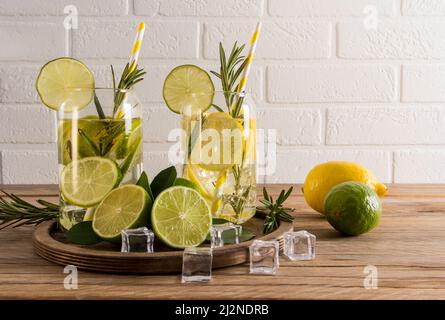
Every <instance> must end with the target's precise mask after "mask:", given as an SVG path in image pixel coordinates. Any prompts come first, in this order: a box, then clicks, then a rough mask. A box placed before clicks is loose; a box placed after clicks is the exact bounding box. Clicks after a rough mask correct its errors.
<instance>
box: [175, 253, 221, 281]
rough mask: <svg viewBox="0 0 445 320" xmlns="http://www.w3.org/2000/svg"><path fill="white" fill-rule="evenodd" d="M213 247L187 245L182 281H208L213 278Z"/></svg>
mask: <svg viewBox="0 0 445 320" xmlns="http://www.w3.org/2000/svg"><path fill="white" fill-rule="evenodd" d="M212 260H213V253H212V248H209V247H202V248H197V247H187V248H185V249H184V253H183V255H182V282H183V283H186V282H208V281H210V280H211V279H212Z"/></svg>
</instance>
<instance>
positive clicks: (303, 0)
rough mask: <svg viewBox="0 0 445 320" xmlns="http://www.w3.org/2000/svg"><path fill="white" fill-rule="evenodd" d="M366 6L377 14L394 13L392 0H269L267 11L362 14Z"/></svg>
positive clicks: (296, 14)
mask: <svg viewBox="0 0 445 320" xmlns="http://www.w3.org/2000/svg"><path fill="white" fill-rule="evenodd" d="M367 6H374V7H375V8H377V10H378V13H379V15H381V16H388V15H393V14H394V13H395V1H394V0H335V1H333V0H269V13H270V14H271V15H272V16H279V17H325V16H364V15H365V14H364V12H363V11H364V9H365V8H366V7H367Z"/></svg>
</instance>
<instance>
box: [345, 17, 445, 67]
mask: <svg viewBox="0 0 445 320" xmlns="http://www.w3.org/2000/svg"><path fill="white" fill-rule="evenodd" d="M337 33H338V55H339V57H341V58H351V59H440V58H445V22H443V21H417V20H399V21H390V20H383V19H381V20H380V22H379V24H378V28H377V29H376V30H374V29H367V28H365V27H364V25H363V21H362V20H357V21H349V22H341V23H339V24H338V29H337Z"/></svg>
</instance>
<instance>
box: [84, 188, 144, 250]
mask: <svg viewBox="0 0 445 320" xmlns="http://www.w3.org/2000/svg"><path fill="white" fill-rule="evenodd" d="M151 204H152V203H151V200H150V197H149V196H148V193H147V191H145V190H144V188H142V187H139V186H136V185H132V184H128V185H124V186H122V187H119V188H116V189H114V190H113V191H111V192H110V193H108V194H107V196H106V197H105V198H104V199H103V200H102V201H101V203H100V204H99V205H98V206H97V208H96V210H95V212H94V217H93V230H94V232H96V234H97V235H98V236H99V237H101V238H102V239H104V240H108V241H111V242H118V241H119V240H120V239H121V232H122V230H124V229H133V228H139V227H143V226H146V225H147V224H148V219H149V212H150V207H151Z"/></svg>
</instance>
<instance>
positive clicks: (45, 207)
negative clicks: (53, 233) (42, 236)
mask: <svg viewBox="0 0 445 320" xmlns="http://www.w3.org/2000/svg"><path fill="white" fill-rule="evenodd" d="M1 192H2V193H3V195H2V196H0V230H2V229H4V228H6V227H13V228H16V227H20V226H22V225H31V224H33V225H37V224H39V223H42V222H44V221H47V220H52V219H56V218H57V217H58V215H59V205H57V204H54V203H51V202H48V201H45V200H37V203H39V204H40V206H35V205H33V204H31V203H29V202H27V201H25V200H23V199H21V198H19V197H18V196H16V195H14V194H12V193H11V194H10V193H7V192H5V191H1Z"/></svg>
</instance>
